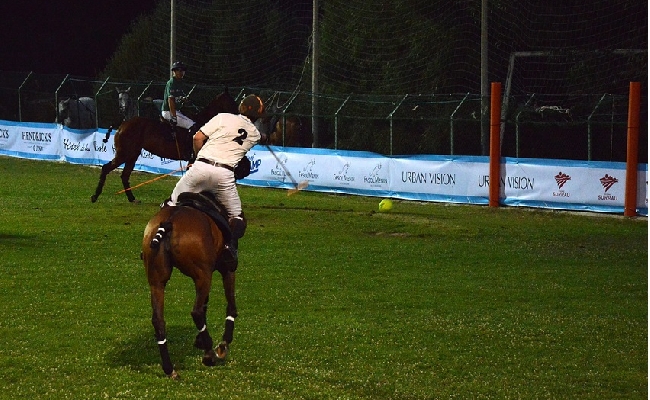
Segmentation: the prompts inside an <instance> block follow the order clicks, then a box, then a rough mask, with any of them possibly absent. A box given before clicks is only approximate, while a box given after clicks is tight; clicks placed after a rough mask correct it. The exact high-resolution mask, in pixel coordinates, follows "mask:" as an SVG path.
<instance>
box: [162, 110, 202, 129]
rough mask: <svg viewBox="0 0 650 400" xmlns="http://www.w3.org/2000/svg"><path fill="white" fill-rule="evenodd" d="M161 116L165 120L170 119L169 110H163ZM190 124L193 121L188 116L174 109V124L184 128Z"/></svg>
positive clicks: (189, 126)
mask: <svg viewBox="0 0 650 400" xmlns="http://www.w3.org/2000/svg"><path fill="white" fill-rule="evenodd" d="M162 117H163V118H165V119H166V120H167V121H169V120H170V119H172V114H171V112H170V111H163V112H162ZM192 125H194V121H192V120H191V119H190V118H188V117H187V116H185V115H184V114H183V113H182V112H180V111H176V126H179V127H181V128H185V129H190V128H191V127H192Z"/></svg>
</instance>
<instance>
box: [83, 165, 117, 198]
mask: <svg viewBox="0 0 650 400" xmlns="http://www.w3.org/2000/svg"><path fill="white" fill-rule="evenodd" d="M118 165H119V164H117V163H116V162H115V160H112V161H109V162H107V163H106V164H104V165H102V172H101V174H100V175H99V183H97V188H96V189H95V194H94V195H92V196H90V201H92V202H93V203H94V202H96V201H97V198H99V195H100V194H102V190H103V189H104V183H106V177H107V176H108V174H109V173H110V172H111V171H112V170H114V169H115V168H117V166H118Z"/></svg>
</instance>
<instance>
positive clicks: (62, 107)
mask: <svg viewBox="0 0 650 400" xmlns="http://www.w3.org/2000/svg"><path fill="white" fill-rule="evenodd" d="M69 116H70V99H65V100H61V101H59V104H58V106H57V112H56V122H57V123H59V124H61V125H64V124H65V122H66V119H69V118H70V117H69Z"/></svg>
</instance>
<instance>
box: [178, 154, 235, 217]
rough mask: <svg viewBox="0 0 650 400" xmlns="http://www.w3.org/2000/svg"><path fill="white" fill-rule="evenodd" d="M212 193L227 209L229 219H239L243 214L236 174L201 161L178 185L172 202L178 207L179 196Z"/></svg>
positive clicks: (194, 165) (193, 166) (195, 164)
mask: <svg viewBox="0 0 650 400" xmlns="http://www.w3.org/2000/svg"><path fill="white" fill-rule="evenodd" d="M204 190H207V191H210V192H212V193H213V194H214V195H215V197H216V198H217V199H218V200H219V202H220V203H221V204H223V206H224V207H225V208H226V211H227V212H228V217H230V218H233V217H238V216H239V215H240V214H241V212H242V208H241V199H240V198H239V193H237V186H236V185H235V174H234V173H233V172H232V171H229V170H227V169H226V168H223V167H215V166H213V165H210V164H206V163H204V162H201V161H197V162H195V163H194V164H192V168H190V169H188V170H187V172H186V173H185V175H183V176H182V177H181V179H180V180H179V181H178V183H176V187H174V191H172V195H171V201H172V204H173V205H176V202H177V201H178V195H179V194H181V193H183V192H193V193H199V192H202V191H204Z"/></svg>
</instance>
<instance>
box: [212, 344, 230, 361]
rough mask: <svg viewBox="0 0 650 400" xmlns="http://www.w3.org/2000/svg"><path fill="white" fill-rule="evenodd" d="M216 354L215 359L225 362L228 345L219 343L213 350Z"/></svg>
mask: <svg viewBox="0 0 650 400" xmlns="http://www.w3.org/2000/svg"><path fill="white" fill-rule="evenodd" d="M215 350H216V352H217V358H218V359H219V360H221V361H223V360H225V359H226V357H228V351H229V350H228V343H226V342H225V341H224V342H221V343H219V345H218V346H217V347H216V348H215Z"/></svg>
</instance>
